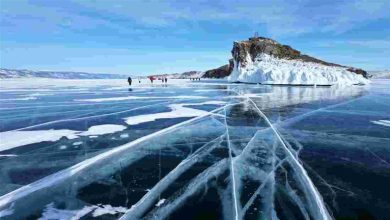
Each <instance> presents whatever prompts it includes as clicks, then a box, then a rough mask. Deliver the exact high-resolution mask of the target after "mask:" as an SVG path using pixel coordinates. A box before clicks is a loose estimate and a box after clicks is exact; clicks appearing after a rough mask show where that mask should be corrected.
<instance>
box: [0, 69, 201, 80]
mask: <svg viewBox="0 0 390 220" xmlns="http://www.w3.org/2000/svg"><path fill="white" fill-rule="evenodd" d="M203 74H204V72H201V71H188V72H184V73H170V74H153V75H149V76H154V77H157V78H161V77H166V78H174V79H189V78H201V77H202V76H203ZM129 76H131V77H132V78H138V77H141V78H145V77H146V76H135V75H119V74H105V73H85V72H68V71H33V70H16V69H4V68H3V69H0V79H7V78H50V79H127V77H129Z"/></svg>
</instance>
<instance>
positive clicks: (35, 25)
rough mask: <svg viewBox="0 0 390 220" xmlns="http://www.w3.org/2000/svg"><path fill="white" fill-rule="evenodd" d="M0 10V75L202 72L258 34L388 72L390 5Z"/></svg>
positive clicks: (99, 4) (41, 0)
mask: <svg viewBox="0 0 390 220" xmlns="http://www.w3.org/2000/svg"><path fill="white" fill-rule="evenodd" d="M0 11H1V14H0V16H1V20H0V49H1V50H0V66H1V68H10V69H31V70H53V71H60V70H61V71H81V72H93V73H118V74H138V75H147V74H157V73H177V72H184V71H190V70H199V71H204V70H208V69H212V68H216V67H219V66H221V65H224V64H227V62H228V59H229V58H231V53H230V51H231V48H232V44H233V42H234V41H239V40H244V39H247V38H248V37H250V36H252V35H253V34H254V33H255V32H258V33H259V35H260V36H264V37H269V38H273V39H275V40H277V41H278V42H280V43H282V44H287V45H290V46H292V47H293V48H295V49H298V50H300V51H301V52H302V53H305V54H308V55H311V56H314V57H317V58H320V59H323V60H326V61H329V62H334V63H339V64H343V65H348V66H354V67H359V68H363V69H365V70H383V69H390V61H389V60H390V0H332V1H330V0H322V1H316V0H296V1H287V0H273V1H271V0H268V1H265V0H263V1H261V0H258V1H255V0H251V1H248V0H246V1H236V0H224V1H218V0H214V1H212V0H205V1H203V0H199V1H193V0H187V1H182V0H174V1H170V0H165V1H162V0H161V1H160V0H130V1H124V0H110V1H109V0H82V1H81V0H62V1H60V0H53V1H47V0H31V1H28V0H0Z"/></svg>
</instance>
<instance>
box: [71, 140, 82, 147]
mask: <svg viewBox="0 0 390 220" xmlns="http://www.w3.org/2000/svg"><path fill="white" fill-rule="evenodd" d="M81 144H83V142H82V141H77V142H74V143H73V144H72V145H73V146H78V145H81Z"/></svg>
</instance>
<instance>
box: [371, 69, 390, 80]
mask: <svg viewBox="0 0 390 220" xmlns="http://www.w3.org/2000/svg"><path fill="white" fill-rule="evenodd" d="M368 73H369V74H370V75H371V76H372V78H374V79H390V70H381V71H369V72H368Z"/></svg>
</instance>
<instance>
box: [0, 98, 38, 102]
mask: <svg viewBox="0 0 390 220" xmlns="http://www.w3.org/2000/svg"><path fill="white" fill-rule="evenodd" d="M35 99H37V97H24V98H11V99H0V101H27V100H35Z"/></svg>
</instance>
